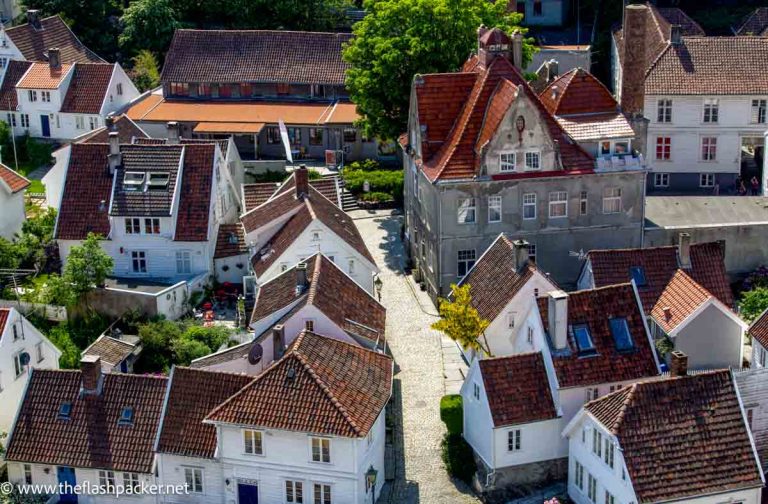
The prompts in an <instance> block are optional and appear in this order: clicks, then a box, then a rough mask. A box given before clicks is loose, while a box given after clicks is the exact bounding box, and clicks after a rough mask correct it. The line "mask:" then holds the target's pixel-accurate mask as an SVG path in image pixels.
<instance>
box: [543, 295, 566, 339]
mask: <svg viewBox="0 0 768 504" xmlns="http://www.w3.org/2000/svg"><path fill="white" fill-rule="evenodd" d="M547 298H548V300H549V307H548V309H547V319H548V325H549V338H550V340H551V341H552V344H553V345H554V346H555V349H556V350H562V349H564V348H566V347H567V346H568V294H567V293H566V292H564V291H561V290H555V291H551V292H548V293H547Z"/></svg>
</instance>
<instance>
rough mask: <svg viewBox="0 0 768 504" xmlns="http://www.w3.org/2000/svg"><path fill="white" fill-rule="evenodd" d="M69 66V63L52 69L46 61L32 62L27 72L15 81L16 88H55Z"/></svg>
mask: <svg viewBox="0 0 768 504" xmlns="http://www.w3.org/2000/svg"><path fill="white" fill-rule="evenodd" d="M71 68H72V65H71V64H63V65H61V67H60V68H57V69H52V68H51V67H50V65H48V63H32V66H30V67H29V69H28V70H27V73H25V74H24V76H23V77H22V78H21V79H20V80H19V81H18V82H17V83H16V88H19V89H22V88H23V89H57V88H58V87H59V85H60V84H61V82H62V80H63V79H64V78H65V77H66V76H67V74H68V73H69V71H70V69H71Z"/></svg>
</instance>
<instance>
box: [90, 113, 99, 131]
mask: <svg viewBox="0 0 768 504" xmlns="http://www.w3.org/2000/svg"><path fill="white" fill-rule="evenodd" d="M88 126H90V130H91V131H93V130H95V129H96V128H98V127H99V117H98V116H90V117H88Z"/></svg>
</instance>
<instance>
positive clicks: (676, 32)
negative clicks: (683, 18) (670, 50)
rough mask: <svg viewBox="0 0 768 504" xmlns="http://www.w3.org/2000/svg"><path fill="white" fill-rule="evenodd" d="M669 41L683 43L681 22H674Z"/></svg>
mask: <svg viewBox="0 0 768 504" xmlns="http://www.w3.org/2000/svg"><path fill="white" fill-rule="evenodd" d="M669 41H670V42H671V43H672V45H680V44H682V43H683V27H682V26H681V25H679V24H673V25H672V26H671V27H670V31H669Z"/></svg>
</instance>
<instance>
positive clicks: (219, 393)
mask: <svg viewBox="0 0 768 504" xmlns="http://www.w3.org/2000/svg"><path fill="white" fill-rule="evenodd" d="M251 381H253V377H251V376H247V375H236V374H229V373H217V372H212V371H203V370H197V369H190V368H185V367H175V368H174V369H173V371H172V374H171V379H170V385H169V387H170V389H169V392H168V400H167V403H166V405H165V411H164V412H163V413H164V414H163V419H162V425H161V426H160V436H159V438H158V444H157V451H158V452H159V453H170V454H173V455H182V456H185V457H201V458H213V457H214V455H215V453H216V427H215V426H213V425H210V424H205V423H203V419H205V417H206V416H208V413H210V412H211V411H212V410H213V409H214V408H216V406H218V405H219V404H221V403H223V402H224V401H226V400H227V399H229V398H230V397H231V396H233V395H234V394H236V393H237V392H238V391H239V390H241V389H242V388H243V387H245V386H246V385H248V384H249V383H251Z"/></svg>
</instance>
